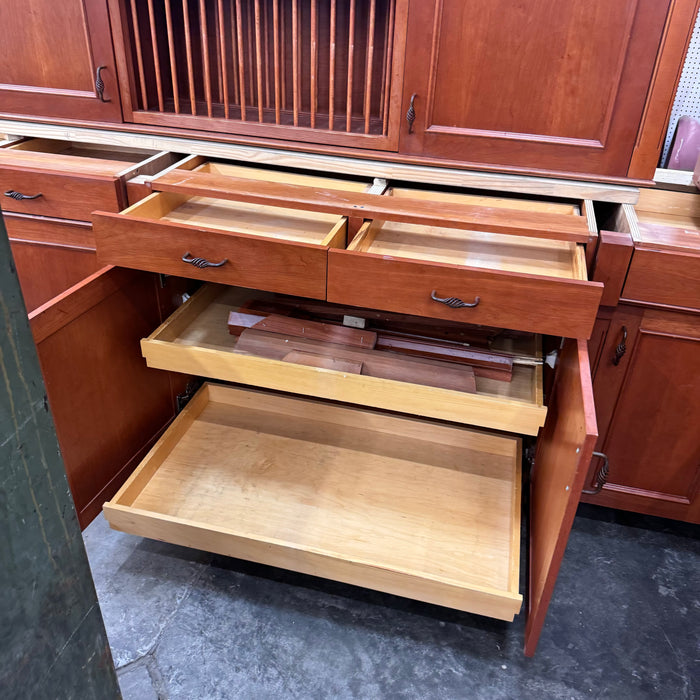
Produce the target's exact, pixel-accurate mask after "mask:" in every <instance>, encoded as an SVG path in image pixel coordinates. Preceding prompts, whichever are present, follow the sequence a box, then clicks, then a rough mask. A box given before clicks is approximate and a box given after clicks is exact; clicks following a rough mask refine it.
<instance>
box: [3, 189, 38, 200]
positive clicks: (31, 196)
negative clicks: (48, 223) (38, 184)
mask: <svg viewBox="0 0 700 700" xmlns="http://www.w3.org/2000/svg"><path fill="white" fill-rule="evenodd" d="M5 196H6V197H12V199H37V198H38V197H42V196H43V195H42V193H41V192H39V193H38V194H22V193H21V192H17V191H15V190H7V192H5Z"/></svg>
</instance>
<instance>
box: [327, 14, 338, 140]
mask: <svg viewBox="0 0 700 700" xmlns="http://www.w3.org/2000/svg"><path fill="white" fill-rule="evenodd" d="M335 23H336V0H331V17H330V40H329V46H328V52H329V57H328V128H329V129H330V130H331V131H333V129H334V127H335V125H334V120H335Z"/></svg>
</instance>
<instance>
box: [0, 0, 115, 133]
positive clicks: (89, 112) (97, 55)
mask: <svg viewBox="0 0 700 700" xmlns="http://www.w3.org/2000/svg"><path fill="white" fill-rule="evenodd" d="M0 27H2V41H1V42H0V66H2V75H1V76H0V113H6V114H13V115H23V116H25V117H26V118H28V119H33V118H35V117H53V118H58V119H76V118H80V119H83V120H88V121H113V122H120V121H121V117H122V114H121V105H120V100H119V85H118V82H117V72H116V68H115V63H114V52H113V50H112V38H111V33H110V26H109V16H108V13H107V6H106V4H105V2H103V1H102V0H88V1H87V2H83V0H61V2H47V1H46V0H23V2H14V1H12V2H3V3H1V4H0ZM98 72H99V75H98ZM98 78H99V80H98Z"/></svg>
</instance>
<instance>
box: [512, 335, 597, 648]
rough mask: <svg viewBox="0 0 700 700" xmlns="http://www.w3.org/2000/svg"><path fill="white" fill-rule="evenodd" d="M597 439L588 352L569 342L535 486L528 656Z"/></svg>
mask: <svg viewBox="0 0 700 700" xmlns="http://www.w3.org/2000/svg"><path fill="white" fill-rule="evenodd" d="M597 437H598V428H597V426H596V417H595V405H594V403H593V387H592V382H591V371H590V365H589V360H588V348H587V346H586V342H585V341H583V340H578V341H575V340H570V341H567V342H566V343H565V345H564V348H563V350H562V351H561V353H560V356H559V364H558V367H557V374H556V379H555V383H554V387H553V390H552V398H551V400H550V404H549V414H548V416H547V421H546V423H545V426H544V428H543V430H542V432H541V433H540V435H539V437H538V440H537V452H536V454H535V465H534V468H533V471H532V477H531V481H530V495H531V500H530V590H529V599H528V618H527V624H526V628H525V654H526V655H527V656H533V655H534V653H535V650H536V648H537V642H538V641H539V637H540V633H541V632H542V627H543V625H544V620H545V616H546V614H547V608H548V606H549V602H550V600H551V598H552V594H553V591H554V584H555V583H556V579H557V575H558V573H559V568H560V566H561V562H562V558H563V556H564V550H565V549H566V543H567V541H568V539H569V532H570V531H571V525H572V524H573V522H574V516H575V515H576V508H577V506H578V502H579V498H580V495H581V489H582V488H583V485H584V481H585V479H586V473H587V471H588V465H589V464H590V461H591V457H592V453H593V450H594V447H595V442H596V438H597Z"/></svg>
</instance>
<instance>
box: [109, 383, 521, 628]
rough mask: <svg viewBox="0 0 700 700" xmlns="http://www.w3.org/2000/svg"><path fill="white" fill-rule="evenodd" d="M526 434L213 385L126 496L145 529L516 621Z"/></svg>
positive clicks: (121, 525) (122, 496) (128, 522)
mask: <svg viewBox="0 0 700 700" xmlns="http://www.w3.org/2000/svg"><path fill="white" fill-rule="evenodd" d="M520 453H521V449H520V440H519V439H518V438H511V437H500V436H494V435H490V434H488V433H482V432H478V431H474V430H469V429H467V428H462V427H454V426H447V425H443V424H438V423H433V422H428V421H424V420H423V421H422V420H418V419H415V418H406V417H396V416H388V415H383V414H380V413H375V412H372V411H366V410H360V409H354V408H347V407H340V406H336V405H333V404H327V403H323V402H320V401H316V400H310V399H306V398H292V397H285V396H277V395H274V394H268V393H264V392H259V391H251V390H244V389H234V388H230V387H224V386H218V385H215V384H206V385H204V387H203V388H202V389H201V390H200V391H199V392H198V393H197V395H196V396H195V397H194V398H193V399H192V401H191V402H190V403H189V404H188V406H187V407H186V408H185V410H184V411H183V413H181V414H180V416H178V418H177V419H176V421H175V422H174V423H173V425H172V426H171V428H170V429H169V430H168V431H167V432H166V434H165V435H164V436H163V437H162V438H161V440H160V441H159V442H158V443H157V444H156V446H155V447H154V448H153V449H152V450H151V452H150V453H149V454H148V455H147V457H146V458H145V460H144V461H143V462H142V464H141V465H140V466H139V467H138V469H137V470H136V471H135V472H134V474H133V475H132V476H131V477H130V479H129V480H128V481H127V482H126V484H125V485H124V486H123V487H122V489H121V490H120V491H119V492H118V493H117V495H116V496H115V497H114V498H113V499H112V501H111V502H109V503H107V504H105V515H106V517H107V519H108V521H109V522H110V524H111V526H112V527H114V528H116V529H119V530H123V531H125V532H129V533H132V534H137V535H141V536H145V537H151V538H154V539H161V540H165V541H168V542H172V543H175V544H180V545H184V546H188V547H196V548H198V549H203V550H207V551H213V552H217V553H219V554H223V555H227V556H234V557H240V558H243V559H247V560H252V561H256V562H260V563H263V564H269V565H272V566H279V567H283V568H286V569H291V570H294V571H299V572H302V573H306V574H311V575H315V576H322V577H325V578H331V579H334V580H339V581H344V582H346V583H350V584H354V585H360V586H365V587H368V588H373V589H376V590H380V591H385V592H388V593H393V594H397V595H402V596H407V597H410V598H415V599H418V600H423V601H427V602H430V603H435V604H438V605H446V606H449V607H452V608H455V609H459V610H465V611H469V612H474V613H478V614H483V615H488V616H491V617H496V618H500V619H504V620H512V619H513V616H514V615H515V614H516V613H517V612H518V611H519V610H520V607H521V603H522V596H521V595H520V594H519V592H518V585H519V583H518V582H519V550H520V478H521V474H520V460H521V454H520Z"/></svg>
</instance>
